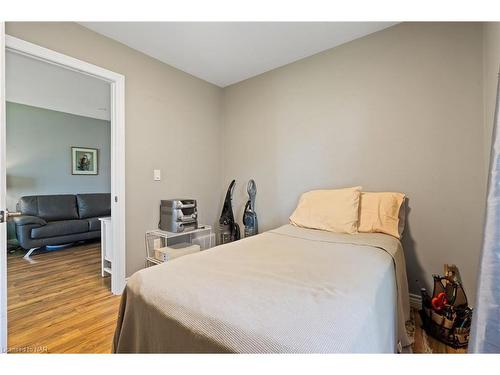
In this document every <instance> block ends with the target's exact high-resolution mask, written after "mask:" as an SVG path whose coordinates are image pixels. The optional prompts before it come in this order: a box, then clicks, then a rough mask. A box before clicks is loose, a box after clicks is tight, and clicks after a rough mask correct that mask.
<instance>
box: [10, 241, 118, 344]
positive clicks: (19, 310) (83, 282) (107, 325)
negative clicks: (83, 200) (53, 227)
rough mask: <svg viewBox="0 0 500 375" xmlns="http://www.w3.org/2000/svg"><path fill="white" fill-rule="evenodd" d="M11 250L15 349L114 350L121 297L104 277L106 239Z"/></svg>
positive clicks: (11, 337)
mask: <svg viewBox="0 0 500 375" xmlns="http://www.w3.org/2000/svg"><path fill="white" fill-rule="evenodd" d="M23 254H24V252H23V253H16V254H14V255H9V256H8V260H7V264H8V266H7V270H8V271H7V272H8V325H9V330H8V333H9V335H8V346H9V351H10V352H11V353H23V352H42V353H43V352H47V353H109V352H110V351H111V341H112V337H113V333H114V328H115V323H116V318H117V312H118V306H119V303H120V297H119V296H114V295H113V294H111V292H110V285H109V284H110V278H109V277H104V278H103V277H101V251H100V242H93V243H87V244H83V245H78V246H74V247H71V248H67V249H63V250H57V251H51V252H47V253H43V254H38V255H37V254H36V253H35V255H34V256H33V257H32V258H33V260H34V263H29V262H27V261H26V260H24V259H23V258H22V256H23Z"/></svg>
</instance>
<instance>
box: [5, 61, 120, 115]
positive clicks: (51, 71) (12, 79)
mask: <svg viewBox="0 0 500 375" xmlns="http://www.w3.org/2000/svg"><path fill="white" fill-rule="evenodd" d="M5 62H6V64H5V76H6V85H5V86H6V99H7V101H9V102H14V103H20V104H26V105H31V106H33V107H39V108H46V109H51V110H54V111H59V112H66V113H72V114H74V115H79V116H85V117H91V118H97V119H100V120H109V118H110V111H109V108H110V94H111V89H110V86H109V83H107V82H105V81H102V80H100V79H97V78H94V77H91V76H89V75H86V74H83V73H79V72H75V71H73V70H69V69H66V68H63V67H60V66H58V65H53V64H49V63H46V62H43V61H40V60H37V59H34V58H31V57H26V56H24V55H21V54H18V53H15V52H11V51H7V53H6V54H5Z"/></svg>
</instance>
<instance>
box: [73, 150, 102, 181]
mask: <svg viewBox="0 0 500 375" xmlns="http://www.w3.org/2000/svg"><path fill="white" fill-rule="evenodd" d="M97 165H98V164H97V149H96V148H87V147H71V174H83V175H96V174H97Z"/></svg>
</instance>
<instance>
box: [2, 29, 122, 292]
mask: <svg viewBox="0 0 500 375" xmlns="http://www.w3.org/2000/svg"><path fill="white" fill-rule="evenodd" d="M5 49H7V50H10V51H13V52H16V53H21V54H23V55H27V56H29V57H32V58H35V59H39V60H42V61H45V62H48V63H50V64H55V65H59V66H62V67H64V68H67V69H71V70H75V71H78V72H81V73H84V74H88V75H91V76H93V77H96V78H99V79H102V80H104V81H107V82H109V83H110V87H111V112H110V115H111V217H112V231H113V239H112V243H113V259H112V260H111V262H112V276H111V291H112V292H113V293H114V294H121V293H122V292H123V289H124V288H125V233H126V231H125V77H124V76H123V75H121V74H118V73H115V72H112V71H110V70H107V69H104V68H101V67H99V66H96V65H93V64H90V63H87V62H85V61H82V60H78V59H76V58H73V57H71V56H67V55H64V54H62V53H59V52H56V51H53V50H50V49H48V48H44V47H41V46H38V45H36V44H33V43H29V42H26V41H24V40H22V39H18V38H15V37H13V36H10V35H5V48H3V50H5ZM3 82H4V81H3ZM3 103H5V100H3ZM1 252H2V255H1V256H2V257H4V254H5V253H6V252H5V251H3V249H2V250H1ZM2 277H3V275H2Z"/></svg>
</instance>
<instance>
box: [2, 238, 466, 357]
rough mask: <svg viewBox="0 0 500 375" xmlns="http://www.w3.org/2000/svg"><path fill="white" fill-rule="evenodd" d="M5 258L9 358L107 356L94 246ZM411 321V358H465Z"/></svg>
mask: <svg viewBox="0 0 500 375" xmlns="http://www.w3.org/2000/svg"><path fill="white" fill-rule="evenodd" d="M23 255H24V252H19V253H17V254H14V255H9V256H8V261H7V263H8V324H9V337H8V340H9V341H8V345H9V351H10V352H11V353H26V352H28V353H32V352H36V353H109V352H110V351H111V341H112V337H113V333H114V329H115V324H116V318H117V312H118V306H119V303H120V297H119V296H114V295H113V294H111V292H110V288H109V286H110V285H109V284H110V278H109V277H104V278H102V277H101V250H100V243H99V242H93V243H87V244H83V245H79V246H74V247H72V248H67V249H64V250H58V251H52V252H47V253H42V254H36V253H35V255H34V256H33V260H34V263H29V262H27V261H26V260H24V259H23V258H22V256H23ZM414 316H415V335H414V337H415V343H414V344H413V346H412V349H413V352H414V353H466V352H467V350H466V349H458V350H455V349H453V348H451V347H449V346H446V345H445V344H443V343H441V342H439V341H437V340H435V339H434V338H432V337H430V336H427V335H426V334H425V332H423V330H422V329H421V327H420V325H421V322H420V316H419V315H418V314H414Z"/></svg>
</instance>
